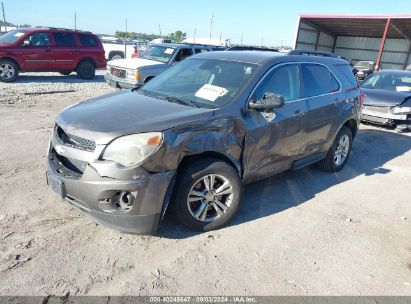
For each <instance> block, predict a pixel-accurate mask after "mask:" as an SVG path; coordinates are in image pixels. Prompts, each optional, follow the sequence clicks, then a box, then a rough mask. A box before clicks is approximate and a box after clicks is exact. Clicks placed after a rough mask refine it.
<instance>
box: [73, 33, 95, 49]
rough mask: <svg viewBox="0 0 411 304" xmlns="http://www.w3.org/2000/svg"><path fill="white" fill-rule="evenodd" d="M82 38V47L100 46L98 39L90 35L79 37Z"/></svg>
mask: <svg viewBox="0 0 411 304" xmlns="http://www.w3.org/2000/svg"><path fill="white" fill-rule="evenodd" d="M78 36H79V38H80V43H81V45H82V46H86V47H96V46H98V42H97V39H96V37H94V36H90V35H84V34H80V35H78Z"/></svg>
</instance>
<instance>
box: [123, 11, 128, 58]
mask: <svg viewBox="0 0 411 304" xmlns="http://www.w3.org/2000/svg"><path fill="white" fill-rule="evenodd" d="M127 31H128V28H127V18H126V35H125V37H124V39H123V41H124V58H127V43H126V39H127V36H128V34H127Z"/></svg>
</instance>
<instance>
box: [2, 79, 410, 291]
mask: <svg viewBox="0 0 411 304" xmlns="http://www.w3.org/2000/svg"><path fill="white" fill-rule="evenodd" d="M55 91H60V93H56V92H55ZM62 91H64V92H65V93H63V92H62ZM112 91H113V89H111V88H110V87H108V86H107V85H106V84H105V83H104V81H103V78H102V74H101V73H100V74H99V75H98V76H97V77H96V79H95V80H94V81H89V82H86V81H81V80H79V79H77V78H76V76H75V75H73V76H68V77H64V76H59V75H58V74H46V73H44V74H34V75H33V74H24V75H22V77H21V79H20V80H19V81H18V82H16V83H13V84H2V83H0V143H1V145H0V198H1V202H0V282H1V284H0V295H65V294H66V293H67V292H69V293H70V295H107V294H110V295H158V294H162V295H177V294H185V295H205V294H206V295H238V294H247V295H411V199H410V185H411V152H410V149H411V137H410V136H409V135H404V134H396V133H393V132H391V131H389V130H385V129H380V128H374V127H370V126H362V128H361V130H360V131H359V134H358V137H357V139H356V142H355V144H354V149H353V154H352V156H351V158H350V160H349V162H348V164H347V166H346V168H344V170H343V171H341V172H340V173H338V174H327V173H324V172H321V171H319V170H318V169H316V168H315V167H309V168H305V169H303V170H300V171H296V172H286V173H283V174H280V175H278V176H276V177H274V178H271V179H268V180H265V181H262V182H259V183H256V184H253V185H249V186H247V187H246V190H245V198H244V201H243V202H242V206H241V208H240V210H239V214H238V216H237V217H236V218H235V220H234V222H232V223H231V225H230V226H229V227H227V228H224V229H221V230H219V231H214V232H211V233H203V234H199V233H192V232H190V231H188V230H186V229H185V228H183V227H181V226H180V225H179V224H178V223H176V222H175V221H174V219H173V218H172V217H171V216H169V215H167V216H166V219H165V221H164V222H163V223H162V224H161V226H160V230H159V233H158V235H157V236H133V235H125V234H119V233H117V232H114V231H111V230H109V229H106V228H104V227H102V226H100V225H98V224H96V223H95V222H93V221H92V220H90V219H88V218H87V217H85V216H84V215H82V214H81V213H80V212H78V211H77V210H76V209H74V208H72V207H71V206H70V205H68V204H66V203H65V202H63V201H61V200H60V199H58V198H57V197H56V196H55V195H54V194H53V193H52V191H51V190H49V189H48V188H47V186H46V184H45V168H46V158H45V157H46V149H47V142H48V139H49V136H50V131H51V128H52V126H53V120H54V118H55V117H56V115H57V113H58V112H59V111H61V110H62V109H64V108H65V107H67V106H69V105H71V104H73V103H76V102H79V101H81V100H84V99H86V98H91V97H94V96H98V95H102V94H105V93H108V92H112ZM38 93H43V94H41V95H39V94H38ZM44 93H47V94H44Z"/></svg>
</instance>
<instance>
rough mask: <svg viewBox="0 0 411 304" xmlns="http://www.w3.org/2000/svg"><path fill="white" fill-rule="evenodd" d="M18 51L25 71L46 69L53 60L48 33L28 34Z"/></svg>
mask: <svg viewBox="0 0 411 304" xmlns="http://www.w3.org/2000/svg"><path fill="white" fill-rule="evenodd" d="M20 52H21V57H22V59H23V64H24V67H23V70H24V71H25V72H39V71H48V70H49V69H50V66H51V64H52V62H53V61H54V60H53V58H52V56H51V49H50V36H49V34H48V33H35V34H32V35H30V36H28V37H27V38H26V39H24V41H23V43H22V45H21V46H20Z"/></svg>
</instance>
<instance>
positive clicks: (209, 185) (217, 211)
mask: <svg viewBox="0 0 411 304" xmlns="http://www.w3.org/2000/svg"><path fill="white" fill-rule="evenodd" d="M232 200H233V187H232V185H231V182H230V181H229V180H228V179H227V178H226V177H224V176H222V175H219V174H209V175H206V176H203V177H202V178H200V179H199V180H197V181H196V182H195V183H194V185H193V186H192V188H191V190H190V192H189V194H188V197H187V206H188V210H189V211H190V214H191V215H192V216H193V217H194V218H195V219H196V220H198V221H200V222H212V221H215V220H216V219H218V218H220V217H222V216H223V215H224V214H226V213H227V212H228V210H229V209H230V206H231V202H232Z"/></svg>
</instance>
